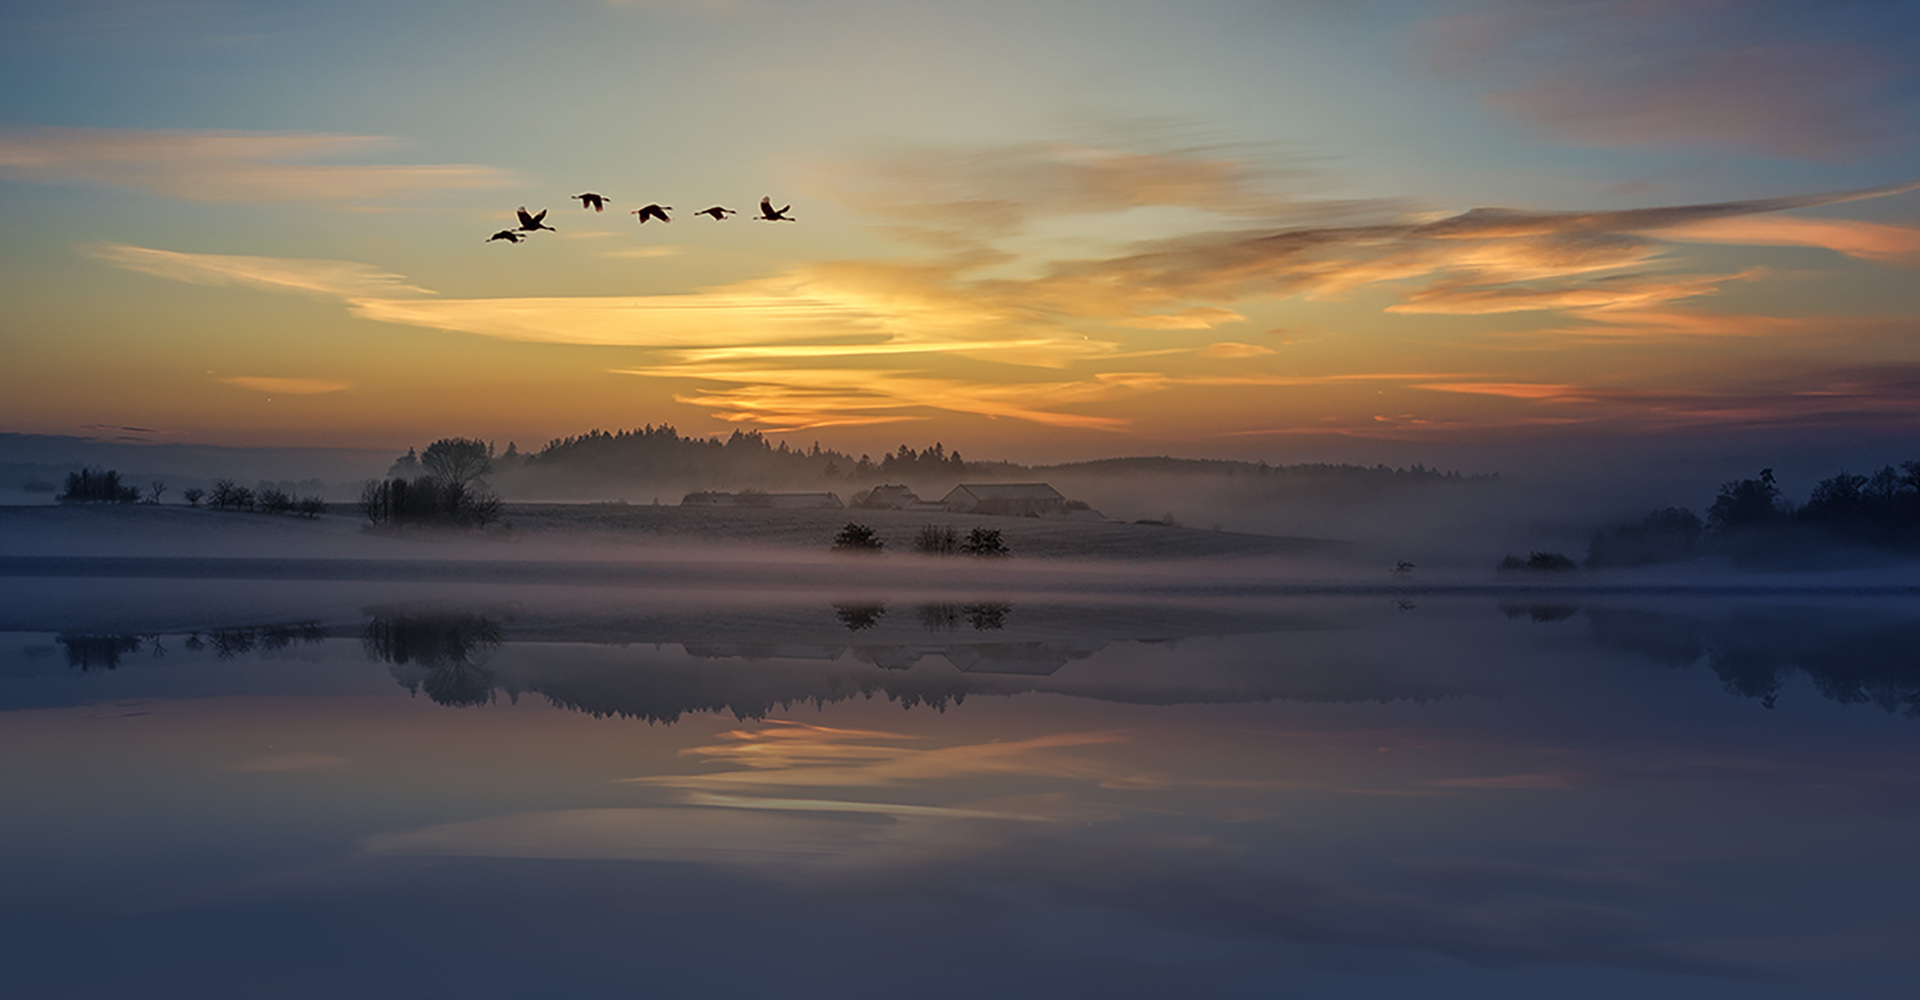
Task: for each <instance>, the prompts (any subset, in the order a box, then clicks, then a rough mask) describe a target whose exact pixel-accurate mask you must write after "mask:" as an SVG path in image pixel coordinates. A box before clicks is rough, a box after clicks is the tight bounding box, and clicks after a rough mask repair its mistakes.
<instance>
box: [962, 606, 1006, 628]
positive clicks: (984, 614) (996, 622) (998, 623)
mask: <svg viewBox="0 0 1920 1000" xmlns="http://www.w3.org/2000/svg"><path fill="white" fill-rule="evenodd" d="M960 613H961V614H963V615H966V616H967V624H969V625H972V626H973V627H974V629H975V630H976V631H985V630H987V629H1000V628H1006V627H1007V616H1008V615H1010V614H1012V613H1013V605H1011V604H1003V603H1001V602H999V601H980V602H977V603H974V604H969V605H967V606H966V607H964V608H961V609H960Z"/></svg>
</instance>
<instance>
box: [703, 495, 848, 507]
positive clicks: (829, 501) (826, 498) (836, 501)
mask: <svg viewBox="0 0 1920 1000" xmlns="http://www.w3.org/2000/svg"><path fill="white" fill-rule="evenodd" d="M680 506H682V507H750V508H761V509H780V510H822V509H824V510H839V509H841V508H843V507H845V506H846V504H844V503H841V502H840V495H839V494H837V493H761V492H759V491H757V490H745V491H742V492H739V493H711V492H700V493H689V494H687V495H686V496H685V497H682V498H681V500H680Z"/></svg>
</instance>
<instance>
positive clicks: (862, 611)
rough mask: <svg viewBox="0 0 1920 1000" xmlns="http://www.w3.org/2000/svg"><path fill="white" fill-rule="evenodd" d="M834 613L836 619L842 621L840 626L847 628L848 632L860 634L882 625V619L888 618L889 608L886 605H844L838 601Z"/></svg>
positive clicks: (834, 606)
mask: <svg viewBox="0 0 1920 1000" xmlns="http://www.w3.org/2000/svg"><path fill="white" fill-rule="evenodd" d="M833 613H834V616H835V617H837V618H839V619H840V624H842V625H845V626H846V627H847V631H849V632H860V631H864V630H866V629H870V628H872V627H874V626H875V625H878V624H880V619H882V618H884V617H886V614H887V606H886V605H884V604H851V603H844V604H843V603H841V602H838V601H836V602H834V605H833Z"/></svg>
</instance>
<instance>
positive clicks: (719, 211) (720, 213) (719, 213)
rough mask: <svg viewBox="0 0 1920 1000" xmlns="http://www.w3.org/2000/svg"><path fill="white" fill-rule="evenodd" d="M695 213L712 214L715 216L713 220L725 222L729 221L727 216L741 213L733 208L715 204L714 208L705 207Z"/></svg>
mask: <svg viewBox="0 0 1920 1000" xmlns="http://www.w3.org/2000/svg"><path fill="white" fill-rule="evenodd" d="M693 214H695V215H706V216H711V217H712V218H713V221H715V222H725V221H727V216H729V215H738V214H740V213H738V212H735V211H734V210H733V209H731V208H721V207H720V206H718V205H715V206H713V207H712V208H703V209H701V210H700V211H698V212H695V213H693Z"/></svg>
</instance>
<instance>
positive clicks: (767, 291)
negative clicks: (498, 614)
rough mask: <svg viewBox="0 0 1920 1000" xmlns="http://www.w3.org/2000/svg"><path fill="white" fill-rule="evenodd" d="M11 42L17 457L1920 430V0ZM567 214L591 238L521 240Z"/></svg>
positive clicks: (863, 0)
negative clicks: (712, 438)
mask: <svg viewBox="0 0 1920 1000" xmlns="http://www.w3.org/2000/svg"><path fill="white" fill-rule="evenodd" d="M0 29H4V31H5V32H6V34H7V36H8V37H9V38H10V39H13V40H14V45H13V46H12V50H11V51H10V53H9V58H8V59H7V61H6V62H5V64H4V65H0V87H4V92H5V93H6V94H7V95H8V100H7V101H6V102H5V103H4V106H0V205H3V206H4V210H5V214H6V218H7V220H8V225H6V226H4V227H0V292H4V294H5V296H6V299H7V302H8V304H9V308H8V311H7V319H6V321H5V323H4V325H3V326H0V362H3V363H0V431H11V432H20V433H36V434H62V435H81V436H90V437H98V438H103V439H110V440H138V441H153V442H168V443H198V444H219V445H233V446H251V447H259V446H327V447H351V448H401V447H405V446H407V445H410V444H422V443H425V442H426V441H430V440H433V439H435V438H438V437H443V436H449V435H460V436H473V437H481V438H485V439H488V440H493V441H496V442H498V443H499V444H500V446H502V447H504V444H505V442H508V441H514V442H517V443H518V444H519V446H520V447H521V448H522V449H523V450H524V449H527V448H529V447H537V446H539V445H540V444H542V443H544V442H546V441H547V440H549V439H551V438H554V437H558V436H562V435H567V434H574V433H580V432H583V431H585V430H588V429H590V428H595V427H599V428H607V429H614V428H624V427H635V426H640V425H643V424H662V423H665V424H672V425H674V426H676V427H678V428H680V429H681V430H682V431H683V432H686V433H697V434H714V433H717V434H726V433H730V432H731V431H732V430H735V429H747V430H751V429H757V430H761V431H763V432H765V433H767V434H769V435H771V436H773V437H774V438H776V439H778V440H784V441H788V442H791V443H793V444H795V445H798V446H806V445H809V444H811V443H812V442H814V441H819V442H821V443H822V444H823V445H827V446H834V447H840V448H842V449H846V450H851V451H856V452H857V451H863V450H871V451H875V452H878V451H881V450H891V448H892V446H893V445H894V444H897V443H901V442H912V443H916V444H926V443H930V442H932V441H935V440H939V441H943V442H945V443H946V444H947V445H948V446H949V447H961V448H964V449H965V450H966V451H967V452H968V453H970V454H971V455H978V456H980V457H988V456H991V457H1009V458H1015V459H1020V460H1028V461H1035V460H1064V459H1073V458H1092V457H1103V456H1111V455H1127V454H1159V453H1174V454H1190V455H1204V456H1210V457H1213V456H1217V457H1243V458H1264V459H1269V460H1275V461H1285V460H1287V459H1288V458H1289V457H1294V456H1300V455H1305V454H1307V453H1308V452H1310V451H1313V452H1314V453H1315V454H1325V453H1327V449H1328V448H1333V449H1335V450H1336V451H1337V450H1339V449H1347V450H1348V451H1351V452H1353V453H1354V454H1364V453H1366V452H1367V451H1368V449H1369V448H1374V449H1376V450H1377V448H1378V447H1380V446H1382V445H1388V444H1390V445H1393V446H1395V447H1398V448H1401V449H1403V450H1404V449H1413V450H1414V451H1416V452H1417V451H1418V450H1419V449H1423V448H1431V449H1436V450H1437V449H1444V448H1455V449H1457V448H1459V447H1462V446H1482V447H1487V448H1497V447H1508V446H1513V445H1515V444H1516V443H1520V444H1525V445H1527V446H1530V447H1534V448H1536V449H1540V450H1549V451H1550V450H1552V449H1554V448H1557V447H1564V446H1566V444H1567V443H1568V442H1576V441H1592V440H1600V439H1607V440H1612V441H1616V442H1620V441H1624V442H1627V443H1629V445H1630V444H1631V443H1633V442H1638V441H1654V440H1662V439H1672V438H1676V437H1684V438H1686V439H1687V440H1690V441H1696V442H1705V443H1706V444H1707V445H1709V446H1711V445H1712V443H1713V442H1717V441H1735V440H1741V441H1748V440H1752V439H1753V438H1754V437H1755V436H1760V437H1765V436H1768V435H1775V434H1784V433H1792V434H1800V435H1803V436H1804V435H1809V434H1811V435H1816V436H1822V437H1825V438H1828V439H1832V440H1840V441H1848V440H1865V439H1874V440H1901V439H1905V440H1911V437H1912V433H1913V431H1914V430H1915V429H1916V427H1920V336H1916V335H1917V334H1920V292H1916V291H1915V289H1916V287H1920V283H1917V282H1916V280H1915V279H1916V273H1917V272H1920V187H1917V186H1916V184H1917V183H1920V144H1917V143H1916V141H1915V138H1914V137H1915V135H1916V134H1917V133H1916V130H1915V128H1914V126H1915V124H1916V122H1917V121H1920V60H1916V59H1915V58H1914V57H1913V55H1912V51H1911V39H1912V38H1913V37H1914V35H1915V31H1916V29H1920V8H1916V7H1915V6H1914V5H1912V4H1910V3H1903V2H1869V0H1840V2H1831V3H1820V4H1810V3H1788V2H1773V0H1752V2H1735V0H1661V2H1654V0H1582V2H1560V3H1550V2H1524V3H1523V2H1519V0H1446V2H1430V0H1402V2H1389V0H1355V2H1333V0H1301V2H1295V3H1280V2H1255V0H1192V2H1185V3H1181V4H1178V5H1176V4H1171V3H1147V2H1136V0H1106V2H1093V0H1020V2H1008V0H982V2H977V3H970V4H965V5H961V4H951V3H937V4H936V3H924V2H915V0H888V2H884V3H882V2H879V0H822V2H781V3H774V2H771V0H628V2H617V0H581V2H571V3H563V2H553V3H539V4H535V3H525V2H459V3H454V2H415V3H407V4H375V3H357V2H341V3H330V4H324V5H318V4H312V5H309V4H278V3H248V2H238V0H236V2H222V0H174V2H166V0H161V2H138V3H136V2H120V0H79V2H66V3H15V4H8V5H6V6H5V7H4V9H0ZM582 192H598V193H601V194H604V195H605V196H606V197H607V198H609V199H611V201H610V202H609V203H608V205H607V209H606V211H605V212H604V213H595V212H592V211H590V210H588V209H586V208H584V207H583V206H582V205H581V204H580V203H579V202H578V201H573V200H569V196H570V195H574V194H578V193H582ZM763 196H766V197H770V198H771V199H772V201H773V205H774V206H775V207H779V206H782V205H788V204H791V205H792V210H791V215H792V216H793V218H794V219H795V220H796V221H794V222H791V223H789V222H768V221H760V220H756V219H754V218H752V216H753V215H755V214H756V213H757V206H758V203H759V200H760V198H761V197H763ZM648 203H659V204H662V205H670V206H673V212H672V213H671V215H672V216H673V221H672V222H670V223H661V222H658V221H652V222H647V223H644V224H642V223H639V222H636V221H635V216H633V215H632V214H630V213H631V212H632V211H633V210H634V209H637V208H640V207H641V206H643V205H646V204H648ZM712 205H718V206H724V207H727V208H731V209H735V210H737V211H738V212H739V214H738V215H735V216H732V217H730V218H727V219H726V220H725V221H715V220H711V219H708V218H703V217H699V216H696V215H694V214H693V213H694V212H695V211H697V210H700V209H703V208H706V207H708V206H712ZM519 206H525V207H527V208H528V209H530V210H531V211H533V212H540V211H542V210H544V211H546V212H547V215H546V217H545V224H546V225H549V226H551V227H552V228H553V229H554V230H555V231H553V232H545V231H542V232H535V233H530V234H527V238H526V239H525V240H524V241H522V242H518V243H513V242H508V241H505V240H498V241H489V240H488V237H489V236H490V235H491V234H493V233H495V232H497V231H500V230H505V229H512V228H514V227H515V226H516V225H517V222H516V219H515V214H514V213H515V209H516V208H517V207H519ZM1315 449H1318V451H1315ZM1888 457H1889V458H1899V457H1904V456H1898V455H1892V456H1888Z"/></svg>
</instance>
